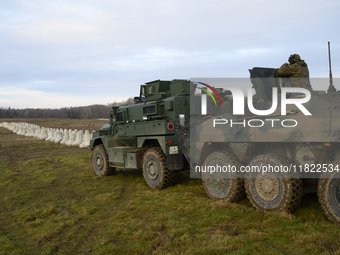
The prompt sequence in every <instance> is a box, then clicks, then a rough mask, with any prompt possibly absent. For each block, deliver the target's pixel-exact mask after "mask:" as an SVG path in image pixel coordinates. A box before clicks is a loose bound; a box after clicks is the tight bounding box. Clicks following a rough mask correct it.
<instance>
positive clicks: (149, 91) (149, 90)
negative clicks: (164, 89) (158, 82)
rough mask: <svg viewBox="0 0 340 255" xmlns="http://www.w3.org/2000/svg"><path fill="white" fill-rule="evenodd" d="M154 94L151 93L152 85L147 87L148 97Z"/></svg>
mask: <svg viewBox="0 0 340 255" xmlns="http://www.w3.org/2000/svg"><path fill="white" fill-rule="evenodd" d="M153 94H154V92H153V86H152V85H149V86H148V95H153Z"/></svg>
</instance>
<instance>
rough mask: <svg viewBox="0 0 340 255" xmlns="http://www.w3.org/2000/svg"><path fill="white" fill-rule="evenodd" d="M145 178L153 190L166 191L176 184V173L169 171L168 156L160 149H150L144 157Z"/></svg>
mask: <svg viewBox="0 0 340 255" xmlns="http://www.w3.org/2000/svg"><path fill="white" fill-rule="evenodd" d="M142 166H143V176H144V179H145V182H146V184H147V185H148V186H149V187H150V188H152V189H165V188H166V187H168V186H171V185H172V184H173V182H174V177H175V173H174V172H173V171H170V170H168V167H167V159H166V155H165V154H164V153H163V151H162V149H161V148H159V147H155V148H151V149H148V150H147V151H146V152H145V154H144V156H143V164H142Z"/></svg>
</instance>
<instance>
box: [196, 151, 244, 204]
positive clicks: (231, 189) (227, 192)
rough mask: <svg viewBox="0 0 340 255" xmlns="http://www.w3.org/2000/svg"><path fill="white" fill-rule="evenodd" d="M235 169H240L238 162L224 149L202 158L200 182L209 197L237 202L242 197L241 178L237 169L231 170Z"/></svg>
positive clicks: (242, 186)
mask: <svg viewBox="0 0 340 255" xmlns="http://www.w3.org/2000/svg"><path fill="white" fill-rule="evenodd" d="M208 169H210V170H209V171H208ZM212 169H213V172H212V171H211V170H212ZM235 169H236V170H237V171H238V170H239V169H240V162H239V160H238V159H237V158H236V156H235V155H233V154H232V153H229V152H226V151H215V152H213V153H211V154H210V155H209V156H208V157H207V158H206V159H205V160H204V162H203V166H202V182H203V187H204V189H205V192H206V193H207V195H208V196H209V197H210V198H212V199H215V200H218V199H224V200H226V201H228V202H238V201H240V200H241V199H242V198H243V197H244V195H245V193H244V185H243V179H242V178H241V176H240V175H239V174H238V173H237V171H235V172H233V170H235Z"/></svg>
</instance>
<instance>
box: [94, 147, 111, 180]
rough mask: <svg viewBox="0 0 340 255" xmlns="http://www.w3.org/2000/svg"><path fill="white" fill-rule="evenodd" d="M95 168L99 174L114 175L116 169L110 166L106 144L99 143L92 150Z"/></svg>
mask: <svg viewBox="0 0 340 255" xmlns="http://www.w3.org/2000/svg"><path fill="white" fill-rule="evenodd" d="M92 165H93V170H94V172H95V174H96V175H98V176H109V175H113V174H114V173H115V171H116V168H115V167H110V166H109V160H108V156H107V153H106V150H105V147H104V145H102V144H101V145H98V146H96V147H95V148H94V150H93V152H92Z"/></svg>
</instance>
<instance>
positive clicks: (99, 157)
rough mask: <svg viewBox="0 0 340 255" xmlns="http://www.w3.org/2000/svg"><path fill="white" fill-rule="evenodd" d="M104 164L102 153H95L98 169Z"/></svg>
mask: <svg viewBox="0 0 340 255" xmlns="http://www.w3.org/2000/svg"><path fill="white" fill-rule="evenodd" d="M103 165H104V160H103V157H102V155H97V157H96V166H97V169H98V170H101V169H102V168H103Z"/></svg>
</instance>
